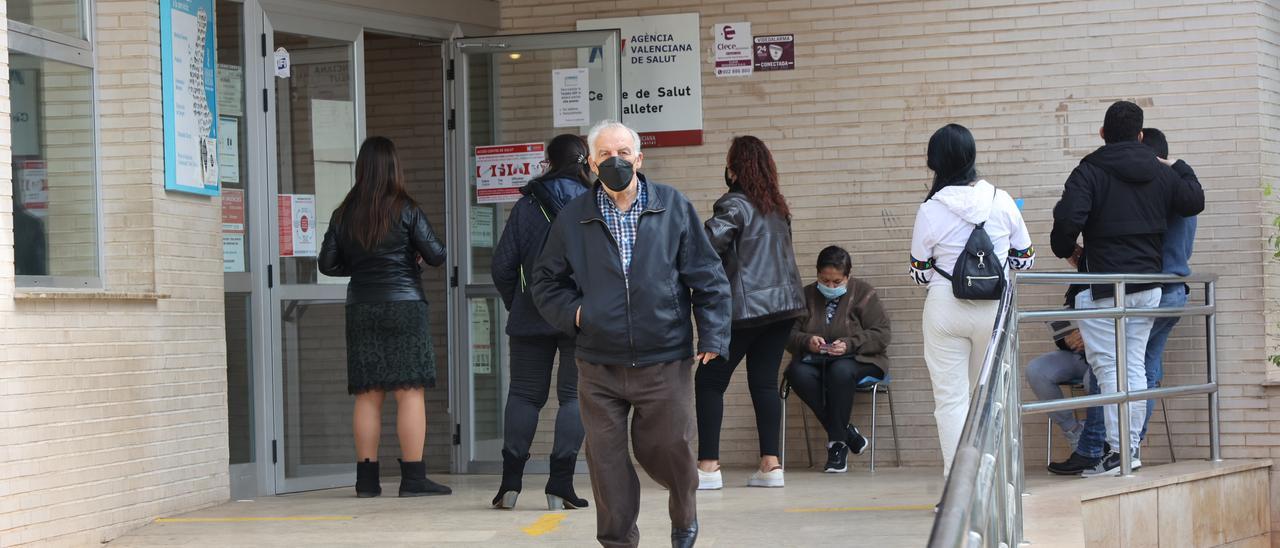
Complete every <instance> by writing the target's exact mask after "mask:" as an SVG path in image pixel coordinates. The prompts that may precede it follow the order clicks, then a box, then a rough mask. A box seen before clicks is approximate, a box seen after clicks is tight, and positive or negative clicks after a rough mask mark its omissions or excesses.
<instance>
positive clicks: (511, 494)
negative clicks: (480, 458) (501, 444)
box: [491, 449, 529, 510]
mask: <svg viewBox="0 0 1280 548" xmlns="http://www.w3.org/2000/svg"><path fill="white" fill-rule="evenodd" d="M526 462H529V455H528V454H526V455H525V456H523V457H517V456H515V455H514V454H511V453H509V452H507V451H506V450H505V449H504V450H503V451H502V485H501V486H500V487H498V494H497V495H496V496H494V497H493V502H492V503H491V505H492V506H493V507H494V508H498V509H503V510H510V509H512V508H515V507H516V498H517V497H519V495H520V489H521V488H522V487H523V486H524V485H523V483H524V482H523V480H524V464H525V463H526Z"/></svg>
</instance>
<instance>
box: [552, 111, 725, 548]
mask: <svg viewBox="0 0 1280 548" xmlns="http://www.w3.org/2000/svg"><path fill="white" fill-rule="evenodd" d="M587 143H588V145H589V146H590V148H591V158H590V163H591V169H592V171H593V172H594V173H596V174H597V176H598V177H599V179H600V182H599V183H598V184H597V185H596V187H595V189H593V190H592V191H590V192H587V193H586V194H584V195H582V196H579V197H577V198H575V199H574V200H573V201H572V202H570V203H569V204H568V205H566V206H565V208H564V209H563V210H562V211H561V212H560V215H559V216H558V217H556V220H555V223H554V224H553V225H552V227H551V234H550V235H549V236H548V238H547V243H546V247H545V248H544V249H543V253H542V256H541V257H540V258H539V261H538V265H537V267H536V269H535V272H534V274H533V281H532V289H533V299H534V302H535V303H536V304H537V305H538V310H539V311H540V312H541V313H542V316H543V317H544V318H546V319H547V321H548V322H550V323H551V325H554V326H556V327H558V328H559V329H560V330H562V331H564V332H566V333H575V332H576V333H577V363H578V399H579V406H580V408H581V413H582V425H583V427H584V428H585V429H586V432H587V467H588V469H589V470H590V472H591V488H592V491H593V493H594V495H595V499H596V538H597V540H599V541H600V544H602V545H604V546H636V545H637V544H638V543H639V540H640V533H639V530H638V529H637V528H636V518H637V517H638V515H639V512H640V483H639V479H638V478H637V477H636V472H635V468H634V467H633V466H632V464H631V457H630V456H629V455H628V452H627V441H628V439H627V437H628V436H627V432H628V424H627V423H628V417H629V416H630V415H631V411H632V409H634V410H635V415H634V417H631V425H630V432H631V435H632V436H633V437H634V439H632V440H631V442H632V446H633V448H634V450H635V454H636V460H638V461H639V462H640V465H641V466H642V467H644V469H645V471H646V472H648V474H649V476H650V477H652V478H653V479H654V480H656V481H657V482H658V483H659V484H660V485H662V486H663V487H665V488H667V489H668V490H669V491H670V495H669V496H670V503H669V509H670V515H671V529H672V532H671V539H672V545H673V546H693V542H694V540H695V539H696V538H697V533H698V523H697V511H696V501H695V495H696V491H697V487H698V476H697V469H696V461H695V460H694V454H693V446H692V443H693V434H694V420H693V382H692V375H691V366H692V360H691V359H690V358H692V357H694V349H693V340H694V339H693V324H692V319H693V317H694V316H696V317H697V322H698V351H697V356H696V359H697V360H698V361H699V362H701V363H707V362H710V361H711V360H714V359H716V358H717V357H718V356H719V355H721V354H725V353H727V352H728V348H729V329H730V321H731V318H730V305H731V300H732V298H731V294H730V291H729V282H728V280H727V278H726V277H725V273H724V268H723V267H722V266H721V262H720V257H719V256H718V255H716V252H715V250H714V249H713V248H712V247H711V242H710V240H708V239H707V235H706V232H705V231H704V230H703V228H702V224H701V223H700V222H699V220H698V214H697V212H696V211H695V210H694V208H693V205H692V204H690V203H689V201H688V200H687V199H685V197H684V196H682V195H681V194H680V193H679V192H677V191H676V190H675V189H673V188H671V187H668V186H666V185H660V184H658V183H654V182H650V181H648V180H646V179H645V177H644V176H643V175H640V174H639V173H638V172H637V170H638V169H639V168H640V165H641V162H642V161H643V158H644V157H643V155H641V154H640V137H639V135H637V134H636V132H635V131H634V130H632V129H630V128H627V127H626V126H624V125H622V124H620V123H617V122H608V121H606V122H602V123H601V124H599V125H597V126H596V127H595V128H593V129H592V130H591V133H590V134H589V136H588V138H587Z"/></svg>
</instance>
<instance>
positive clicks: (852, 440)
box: [845, 424, 867, 455]
mask: <svg viewBox="0 0 1280 548" xmlns="http://www.w3.org/2000/svg"><path fill="white" fill-rule="evenodd" d="M845 431H846V432H848V433H849V452H850V453H853V454H855V455H861V454H862V452H863V451H866V450H867V438H866V436H863V435H862V432H859V431H858V427H856V426H854V425H852V424H850V425H847V426H845Z"/></svg>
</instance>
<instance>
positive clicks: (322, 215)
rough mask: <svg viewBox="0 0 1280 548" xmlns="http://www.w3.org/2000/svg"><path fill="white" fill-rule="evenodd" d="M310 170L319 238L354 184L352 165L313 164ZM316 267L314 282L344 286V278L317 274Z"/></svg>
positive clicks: (336, 163) (333, 163) (338, 163)
mask: <svg viewBox="0 0 1280 548" xmlns="http://www.w3.org/2000/svg"><path fill="white" fill-rule="evenodd" d="M311 167H312V169H314V170H315V177H316V234H317V235H318V236H320V237H321V238H323V237H324V234H325V232H327V231H328V230H329V218H330V217H332V216H333V210H335V209H338V205H339V204H341V203H342V200H343V199H345V198H346V197H347V192H349V191H350V190H351V185H353V184H355V172H354V169H353V167H354V164H352V163H349V162H313V163H312V164H311ZM319 267H320V265H316V268H317V271H316V280H317V281H318V283H322V284H344V283H347V278H345V277H334V276H326V275H324V274H321V273H320V272H319V270H318V269H319Z"/></svg>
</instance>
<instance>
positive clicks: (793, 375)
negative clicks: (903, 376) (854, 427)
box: [786, 358, 884, 443]
mask: <svg viewBox="0 0 1280 548" xmlns="http://www.w3.org/2000/svg"><path fill="white" fill-rule="evenodd" d="M786 376H787V381H789V382H790V383H791V389H792V390H794V391H795V393H796V394H797V395H799V396H800V399H801V400H803V401H804V403H805V405H808V406H809V408H810V409H812V410H813V414H815V415H817V416H818V420H819V421H821V422H822V427H823V428H825V429H826V431H827V441H840V442H846V443H847V442H848V439H849V433H848V431H847V430H846V429H845V427H846V425H848V424H849V417H850V416H852V415H853V389H854V387H855V386H857V383H858V382H859V381H861V380H862V379H865V378H867V377H877V378H884V371H881V370H880V368H879V367H877V366H874V365H871V364H869V363H862V362H858V361H854V359H853V358H840V359H835V360H831V361H828V362H825V365H823V363H821V362H820V363H816V364H814V363H807V362H804V361H801V360H799V359H796V360H793V361H792V362H791V367H788V368H787V372H786Z"/></svg>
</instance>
